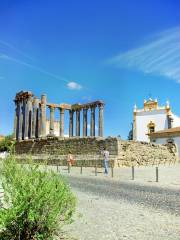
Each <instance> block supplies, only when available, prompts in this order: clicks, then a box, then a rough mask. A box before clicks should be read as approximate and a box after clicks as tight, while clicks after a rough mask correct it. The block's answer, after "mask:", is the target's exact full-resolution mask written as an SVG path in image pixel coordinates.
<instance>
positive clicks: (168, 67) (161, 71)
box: [108, 27, 180, 83]
mask: <svg viewBox="0 0 180 240" xmlns="http://www.w3.org/2000/svg"><path fill="white" fill-rule="evenodd" d="M108 63H110V64H112V65H115V66H117V67H119V68H132V69H136V70H139V71H142V72H144V73H146V74H155V75H161V76H164V77H167V78H169V79H172V80H175V81H176V82H177V83H180V27H176V28H172V29H168V30H166V31H163V32H160V33H159V34H158V35H156V36H154V37H153V40H151V42H149V43H148V44H144V45H143V46H141V47H137V48H135V49H132V50H129V51H127V52H125V53H122V54H119V55H117V56H115V57H113V58H112V59H110V60H108Z"/></svg>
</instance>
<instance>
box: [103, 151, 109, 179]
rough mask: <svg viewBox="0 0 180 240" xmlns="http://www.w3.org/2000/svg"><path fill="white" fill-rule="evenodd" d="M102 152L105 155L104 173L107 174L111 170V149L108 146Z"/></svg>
mask: <svg viewBox="0 0 180 240" xmlns="http://www.w3.org/2000/svg"><path fill="white" fill-rule="evenodd" d="M102 154H103V157H104V173H105V174H106V175H107V174H108V171H109V151H108V150H107V149H106V148H104V151H103V152H102Z"/></svg>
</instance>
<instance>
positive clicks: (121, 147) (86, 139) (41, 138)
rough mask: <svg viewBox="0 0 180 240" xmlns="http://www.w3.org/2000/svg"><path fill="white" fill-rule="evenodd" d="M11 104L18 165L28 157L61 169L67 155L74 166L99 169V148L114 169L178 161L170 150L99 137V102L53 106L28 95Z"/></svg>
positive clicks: (172, 147)
mask: <svg viewBox="0 0 180 240" xmlns="http://www.w3.org/2000/svg"><path fill="white" fill-rule="evenodd" d="M14 102H15V106H16V107H15V118H14V133H15V135H14V137H15V139H16V140H17V141H16V143H15V153H16V156H17V158H18V159H19V160H21V161H24V160H25V159H27V155H31V156H32V159H33V160H35V161H46V162H48V163H49V164H58V165H66V164H67V155H68V153H69V152H71V153H72V154H73V155H74V157H75V160H76V166H82V164H83V165H84V166H94V165H95V164H97V165H101V164H102V160H103V156H102V150H103V149H104V148H106V149H107V150H108V151H109V153H110V161H111V163H112V164H113V166H117V167H118V166H132V165H134V166H135V165H152V164H160V163H166V162H175V161H176V159H177V152H176V147H175V145H173V144H170V145H158V144H154V143H146V142H137V141H124V140H121V139H119V138H118V137H107V138H105V137H103V130H104V129H103V111H104V102H103V101H95V102H91V103H86V104H73V105H71V104H66V103H62V104H54V103H49V102H48V101H47V98H46V95H42V96H41V99H38V98H37V97H35V96H34V95H33V94H32V92H29V91H26V92H24V91H21V92H19V93H17V94H16V97H15V100H14ZM56 109H58V111H55V110H56ZM97 112H98V114H97ZM57 113H58V115H57ZM74 115H75V116H74ZM57 117H58V120H55V118H57ZM48 118H49V119H48ZM47 123H48V124H47ZM57 127H58V128H57ZM74 127H75V128H74ZM65 128H66V131H67V128H68V130H69V134H68V136H65V134H64V132H65ZM57 129H58V131H57ZM96 130H97V131H96Z"/></svg>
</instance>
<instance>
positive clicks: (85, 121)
mask: <svg viewBox="0 0 180 240" xmlns="http://www.w3.org/2000/svg"><path fill="white" fill-rule="evenodd" d="M87 110H88V109H87V108H83V137H87Z"/></svg>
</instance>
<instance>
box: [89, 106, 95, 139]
mask: <svg viewBox="0 0 180 240" xmlns="http://www.w3.org/2000/svg"><path fill="white" fill-rule="evenodd" d="M90 135H91V137H94V136H95V106H91V130H90Z"/></svg>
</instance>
